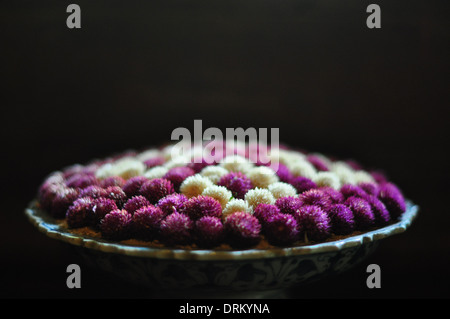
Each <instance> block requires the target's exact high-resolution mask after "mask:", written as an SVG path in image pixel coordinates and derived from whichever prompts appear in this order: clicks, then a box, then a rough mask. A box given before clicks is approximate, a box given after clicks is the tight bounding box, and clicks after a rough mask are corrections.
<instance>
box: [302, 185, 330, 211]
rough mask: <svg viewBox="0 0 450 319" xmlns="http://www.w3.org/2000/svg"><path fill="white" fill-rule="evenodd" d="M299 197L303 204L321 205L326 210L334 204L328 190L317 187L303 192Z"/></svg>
mask: <svg viewBox="0 0 450 319" xmlns="http://www.w3.org/2000/svg"><path fill="white" fill-rule="evenodd" d="M298 197H299V199H300V200H301V202H302V205H308V206H311V205H314V206H319V207H321V208H322V209H323V210H325V211H326V210H327V208H328V207H329V206H330V205H331V204H332V201H331V199H330V196H329V195H328V194H327V193H326V192H324V191H322V190H320V189H316V188H313V189H310V190H308V191H306V192H303V193H301V194H300V195H299V196H298Z"/></svg>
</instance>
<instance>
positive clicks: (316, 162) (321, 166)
mask: <svg viewBox="0 0 450 319" xmlns="http://www.w3.org/2000/svg"><path fill="white" fill-rule="evenodd" d="M306 159H307V160H308V162H310V163H311V164H312V165H313V166H314V167H315V168H316V169H317V170H318V171H328V166H327V164H325V162H324V161H323V160H322V159H321V158H320V157H318V156H315V155H308V156H307V157H306Z"/></svg>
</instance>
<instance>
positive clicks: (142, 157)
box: [136, 148, 161, 162]
mask: <svg viewBox="0 0 450 319" xmlns="http://www.w3.org/2000/svg"><path fill="white" fill-rule="evenodd" d="M160 156H161V152H160V151H159V150H158V149H156V148H151V149H148V150H145V151H143V152H141V153H139V154H137V155H136V159H138V160H139V161H141V162H145V161H146V160H149V159H151V158H155V157H160Z"/></svg>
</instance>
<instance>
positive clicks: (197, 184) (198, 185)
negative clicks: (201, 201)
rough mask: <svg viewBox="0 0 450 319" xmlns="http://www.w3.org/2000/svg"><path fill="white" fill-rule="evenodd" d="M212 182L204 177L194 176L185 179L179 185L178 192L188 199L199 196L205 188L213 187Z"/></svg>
mask: <svg viewBox="0 0 450 319" xmlns="http://www.w3.org/2000/svg"><path fill="white" fill-rule="evenodd" d="M213 185H214V184H213V182H211V180H210V179H209V178H207V177H205V176H201V175H200V174H195V175H192V176H189V177H188V178H186V179H185V180H184V181H183V183H181V185H180V192H181V193H182V194H183V195H185V196H186V197H188V198H191V197H194V196H198V195H201V194H202V193H203V191H204V190H205V188H207V187H209V186H213Z"/></svg>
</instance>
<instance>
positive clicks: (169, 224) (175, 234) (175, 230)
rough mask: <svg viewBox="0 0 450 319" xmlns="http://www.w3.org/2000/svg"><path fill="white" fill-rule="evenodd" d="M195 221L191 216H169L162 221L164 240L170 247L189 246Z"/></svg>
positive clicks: (161, 230)
mask: <svg viewBox="0 0 450 319" xmlns="http://www.w3.org/2000/svg"><path fill="white" fill-rule="evenodd" d="M193 227H194V223H193V221H192V220H191V219H190V218H189V216H187V215H185V214H181V213H178V212H175V213H172V214H170V215H168V216H167V217H166V218H164V219H163V220H162V221H161V226H160V233H161V237H162V240H163V241H164V242H166V243H167V244H169V245H177V244H179V245H183V244H189V243H190V242H191V241H192V229H193Z"/></svg>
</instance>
